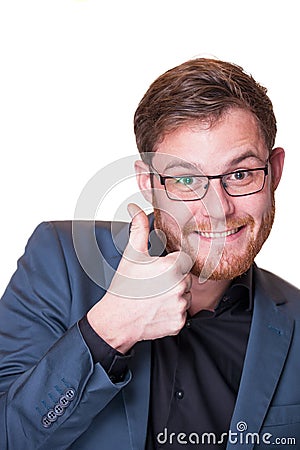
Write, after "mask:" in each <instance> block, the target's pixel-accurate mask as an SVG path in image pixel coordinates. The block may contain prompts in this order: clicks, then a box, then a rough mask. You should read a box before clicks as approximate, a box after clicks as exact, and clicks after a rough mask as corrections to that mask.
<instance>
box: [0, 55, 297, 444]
mask: <svg viewBox="0 0 300 450" xmlns="http://www.w3.org/2000/svg"><path fill="white" fill-rule="evenodd" d="M135 133H136V139H137V145H138V149H139V151H140V153H141V156H142V159H141V160H139V161H137V162H136V173H137V180H138V184H139V188H140V190H141V191H142V193H143V195H144V196H145V198H146V199H147V200H148V201H150V202H151V203H152V204H153V207H154V218H153V217H152V215H150V217H149V218H148V217H147V216H146V215H145V213H144V212H143V211H141V210H140V209H139V207H138V206H137V205H134V204H131V205H129V211H130V214H131V216H132V218H133V219H132V223H131V226H130V227H128V225H126V224H110V223H101V222H99V223H97V225H96V231H95V233H96V239H97V243H98V246H99V249H100V253H101V255H102V256H101V257H102V263H101V264H100V263H99V265H98V266H99V267H97V270H99V273H100V274H101V276H102V279H103V284H101V286H99V285H97V284H96V283H95V282H93V281H92V280H91V278H89V276H88V275H89V274H88V273H86V272H85V271H84V270H83V268H82V266H81V264H80V263H79V260H78V257H77V255H78V254H79V253H81V254H82V252H83V253H84V252H85V253H86V256H87V259H88V255H89V252H90V246H89V240H88V238H87V233H86V224H84V223H78V224H75V229H76V232H75V233H74V224H73V238H74V236H75V235H76V236H77V237H76V239H75V238H74V239H73V240H72V223H71V222H51V223H45V224H42V225H40V226H39V227H38V228H37V229H36V231H35V232H34V234H33V236H32V237H31V239H30V241H29V243H28V245H27V248H26V252H25V254H24V256H23V257H22V258H21V259H20V261H19V264H18V269H17V272H16V273H15V274H14V276H13V278H12V280H11V282H10V284H9V286H8V288H7V290H6V292H5V294H4V297H3V299H2V301H1V302H0V330H1V361H0V364H1V365H0V390H1V391H2V396H1V397H0V401H1V416H0V420H1V433H0V442H1V445H0V447H1V449H6V448H8V449H14V450H20V449H51V450H52V449H66V448H72V449H93V450H95V449H103V450H110V449H114V450H115V449H120V450H123V449H124V450H127V449H136V450H141V449H144V448H146V449H148V450H149V449H156V448H166V449H171V448H173V449H177V448H182V446H185V448H195V447H197V446H198V447H201V448H227V449H236V448H245V449H252V448H267V447H268V446H269V445H272V444H277V445H278V444H282V445H284V444H287V443H289V444H295V442H296V441H297V439H298V442H300V389H299V382H298V376H299V371H300V359H299V356H298V355H299V344H298V342H299V327H297V325H298V322H299V317H300V306H299V305H300V302H299V300H300V295H299V291H298V290H297V289H296V288H294V287H292V286H291V285H289V284H288V283H286V282H285V281H283V280H281V279H280V278H278V277H276V276H275V275H273V274H271V273H268V272H265V271H263V270H261V269H259V268H257V267H256V265H255V264H254V262H253V261H254V258H255V256H256V254H257V253H258V252H259V250H260V248H261V247H262V245H263V243H264V242H265V240H266V239H267V237H268V235H269V232H270V230H271V226H272V223H273V218H274V208H275V207H274V191H275V189H276V188H277V186H278V183H279V181H280V178H281V173H282V168H283V160H284V151H283V149H282V148H279V147H278V148H274V142H275V135H276V121H275V117H274V113H273V109H272V104H271V102H270V100H269V98H268V97H267V95H266V90H265V89H264V88H263V87H261V86H260V85H259V84H258V83H256V82H255V80H254V79H253V78H252V77H251V76H249V75H247V74H246V73H245V72H244V71H243V70H242V69H241V68H240V67H238V66H235V65H233V64H229V63H226V62H222V61H217V60H209V59H195V60H192V61H188V62H186V63H184V64H182V65H181V66H178V67H175V68H174V69H172V70H170V71H168V72H166V73H165V74H163V75H162V76H161V77H159V78H158V79H157V80H156V81H155V82H154V83H153V84H152V85H151V86H150V88H149V90H148V91H147V93H146V94H145V96H144V98H143V99H142V101H141V102H140V104H139V106H138V109H137V111H136V114H135ZM113 226H114V227H117V228H118V230H117V233H116V234H115V235H114V236H112V227H113ZM151 230H152V231H151ZM153 230H154V232H153ZM149 234H150V237H151V239H150V243H149V242H148V241H149ZM78 235H79V237H80V239H79V242H80V245H79V246H78V242H77V246H76V245H75V247H76V251H75V249H74V242H75V241H76V240H77V238H78ZM128 236H129V240H128ZM77 241H78V240H77ZM116 242H118V243H119V244H120V243H121V246H123V247H122V248H123V250H122V254H121V253H120V251H119V249H120V245H116ZM164 243H165V247H164V246H163V245H162V244H164ZM79 247H80V249H79ZM107 266H109V267H110V268H112V269H113V270H115V273H114V275H113V276H112V275H111V273H112V271H111V272H109V271H107ZM87 272H88V271H87ZM99 284H100V283H99ZM298 445H299V444H298ZM279 448H281V447H279Z"/></svg>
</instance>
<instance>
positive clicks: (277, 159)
mask: <svg viewBox="0 0 300 450" xmlns="http://www.w3.org/2000/svg"><path fill="white" fill-rule="evenodd" d="M284 156H285V153H284V150H283V148H281V147H277V148H274V149H273V150H272V153H271V155H270V158H269V161H270V164H271V174H272V186H273V188H274V190H275V189H277V186H278V184H279V181H280V179H281V175H282V171H283V164H284Z"/></svg>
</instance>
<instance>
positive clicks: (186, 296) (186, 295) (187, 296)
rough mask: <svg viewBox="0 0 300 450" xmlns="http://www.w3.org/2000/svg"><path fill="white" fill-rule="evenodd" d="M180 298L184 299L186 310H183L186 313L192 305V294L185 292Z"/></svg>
mask: <svg viewBox="0 0 300 450" xmlns="http://www.w3.org/2000/svg"><path fill="white" fill-rule="evenodd" d="M182 298H184V299H185V301H186V308H185V309H186V311H187V310H188V309H190V307H191V304H192V293H191V291H188V292H185V293H184V294H183V295H182Z"/></svg>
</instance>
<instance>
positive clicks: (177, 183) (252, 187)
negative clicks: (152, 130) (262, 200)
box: [152, 161, 268, 202]
mask: <svg viewBox="0 0 300 450" xmlns="http://www.w3.org/2000/svg"><path fill="white" fill-rule="evenodd" d="M152 169H153V172H154V174H155V175H157V176H158V178H159V180H160V184H161V185H163V186H164V188H165V191H166V194H167V196H168V197H169V199H170V200H178V201H180V200H181V201H186V202H188V201H194V200H201V199H202V198H203V197H204V196H205V195H206V193H207V191H208V188H209V183H210V180H217V179H219V180H221V184H222V186H223V188H224V190H225V192H226V193H227V194H228V195H230V196H231V197H243V196H246V195H252V194H256V193H257V192H260V191H261V190H262V189H263V188H264V185H265V180H266V176H267V175H268V161H267V162H266V165H265V167H258V168H255V169H242V170H236V171H234V172H228V173H224V174H222V175H180V176H162V175H160V174H159V173H158V172H157V171H156V170H155V169H154V168H153V167H152Z"/></svg>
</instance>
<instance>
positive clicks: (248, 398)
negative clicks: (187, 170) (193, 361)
mask: <svg viewBox="0 0 300 450" xmlns="http://www.w3.org/2000/svg"><path fill="white" fill-rule="evenodd" d="M265 277H266V275H264V273H263V272H262V271H260V270H259V269H255V299H254V311H253V319H252V325H251V330H250V335H249V342H248V347H247V352H246V357H245V362H244V368H243V373H242V378H241V383H240V389H239V393H238V397H237V401H236V406H235V409H234V413H233V417H232V421H231V426H230V430H231V432H233V433H238V437H240V433H239V431H242V428H243V426H244V425H243V423H242V422H244V423H246V424H247V425H246V426H247V432H249V433H259V431H260V429H261V426H262V423H263V421H264V418H265V415H266V413H267V410H268V408H269V405H270V402H271V400H272V397H273V394H274V392H275V389H276V386H277V383H278V381H279V378H280V375H281V372H282V369H283V366H284V363H285V360H286V357H287V354H288V350H289V346H290V342H291V337H292V332H293V325H294V321H293V319H292V318H290V317H288V316H287V315H286V314H285V308H284V303H285V299H284V296H283V294H282V293H280V291H278V289H277V290H275V289H276V286H274V284H273V285H272V286H270V280H269V282H267V280H266V279H265ZM277 287H278V286H277ZM270 299H272V300H270ZM239 422H240V424H239ZM238 424H239V425H238ZM253 446H254V445H253V444H251V439H250V443H248V444H244V445H243V448H245V450H246V449H252V448H253ZM235 448H236V443H235V444H234V443H230V441H229V443H228V445H227V450H231V449H232V450H234V449H235Z"/></svg>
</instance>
